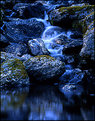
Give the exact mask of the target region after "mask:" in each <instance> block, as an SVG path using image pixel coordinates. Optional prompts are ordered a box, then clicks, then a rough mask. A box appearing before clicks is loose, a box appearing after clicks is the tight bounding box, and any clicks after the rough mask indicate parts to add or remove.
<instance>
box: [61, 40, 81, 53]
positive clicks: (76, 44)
mask: <svg viewBox="0 0 95 121" xmlns="http://www.w3.org/2000/svg"><path fill="white" fill-rule="evenodd" d="M82 45H83V40H81V39H77V40H72V39H71V42H69V43H67V44H66V45H65V46H64V47H63V54H64V53H65V54H76V53H79V52H80V50H81V48H82Z"/></svg>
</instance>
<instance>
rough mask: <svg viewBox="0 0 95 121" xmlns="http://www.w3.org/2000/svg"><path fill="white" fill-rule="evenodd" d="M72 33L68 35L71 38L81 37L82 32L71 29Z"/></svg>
mask: <svg viewBox="0 0 95 121" xmlns="http://www.w3.org/2000/svg"><path fill="white" fill-rule="evenodd" d="M72 33H73V34H71V35H70V38H71V39H83V34H82V33H81V32H80V31H72Z"/></svg>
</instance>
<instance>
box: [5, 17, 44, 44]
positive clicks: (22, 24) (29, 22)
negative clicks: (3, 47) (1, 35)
mask: <svg viewBox="0 0 95 121" xmlns="http://www.w3.org/2000/svg"><path fill="white" fill-rule="evenodd" d="M5 25H6V30H5V34H6V36H7V37H8V38H10V41H11V42H15V43H18V42H26V43H27V41H28V40H29V39H33V38H39V37H41V34H42V32H43V31H44V24H43V23H42V22H40V21H37V20H36V19H35V18H31V19H25V20H22V19H16V20H13V21H11V22H7V23H6V24H5Z"/></svg>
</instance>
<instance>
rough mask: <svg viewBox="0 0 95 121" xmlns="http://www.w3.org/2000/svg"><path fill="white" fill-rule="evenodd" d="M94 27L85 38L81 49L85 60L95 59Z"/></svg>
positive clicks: (81, 54)
mask: <svg viewBox="0 0 95 121" xmlns="http://www.w3.org/2000/svg"><path fill="white" fill-rule="evenodd" d="M94 52H95V51H94V28H92V29H91V30H88V31H87V32H86V33H85V35H84V39H83V48H82V49H81V52H80V56H81V57H82V58H83V59H85V60H88V61H89V60H92V61H94V59H95V56H94V54H95V53H94Z"/></svg>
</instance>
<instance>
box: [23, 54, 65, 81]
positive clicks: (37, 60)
mask: <svg viewBox="0 0 95 121" xmlns="http://www.w3.org/2000/svg"><path fill="white" fill-rule="evenodd" d="M24 65H25V68H26V70H27V71H28V73H29V74H30V75H31V76H32V77H33V78H34V79H36V80H38V82H39V81H45V80H52V79H53V78H55V79H57V78H58V77H59V76H60V75H61V74H62V73H64V63H63V62H61V61H59V60H57V59H55V58H53V57H50V56H46V55H41V56H35V57H33V58H30V59H29V60H27V61H25V62H24Z"/></svg>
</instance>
